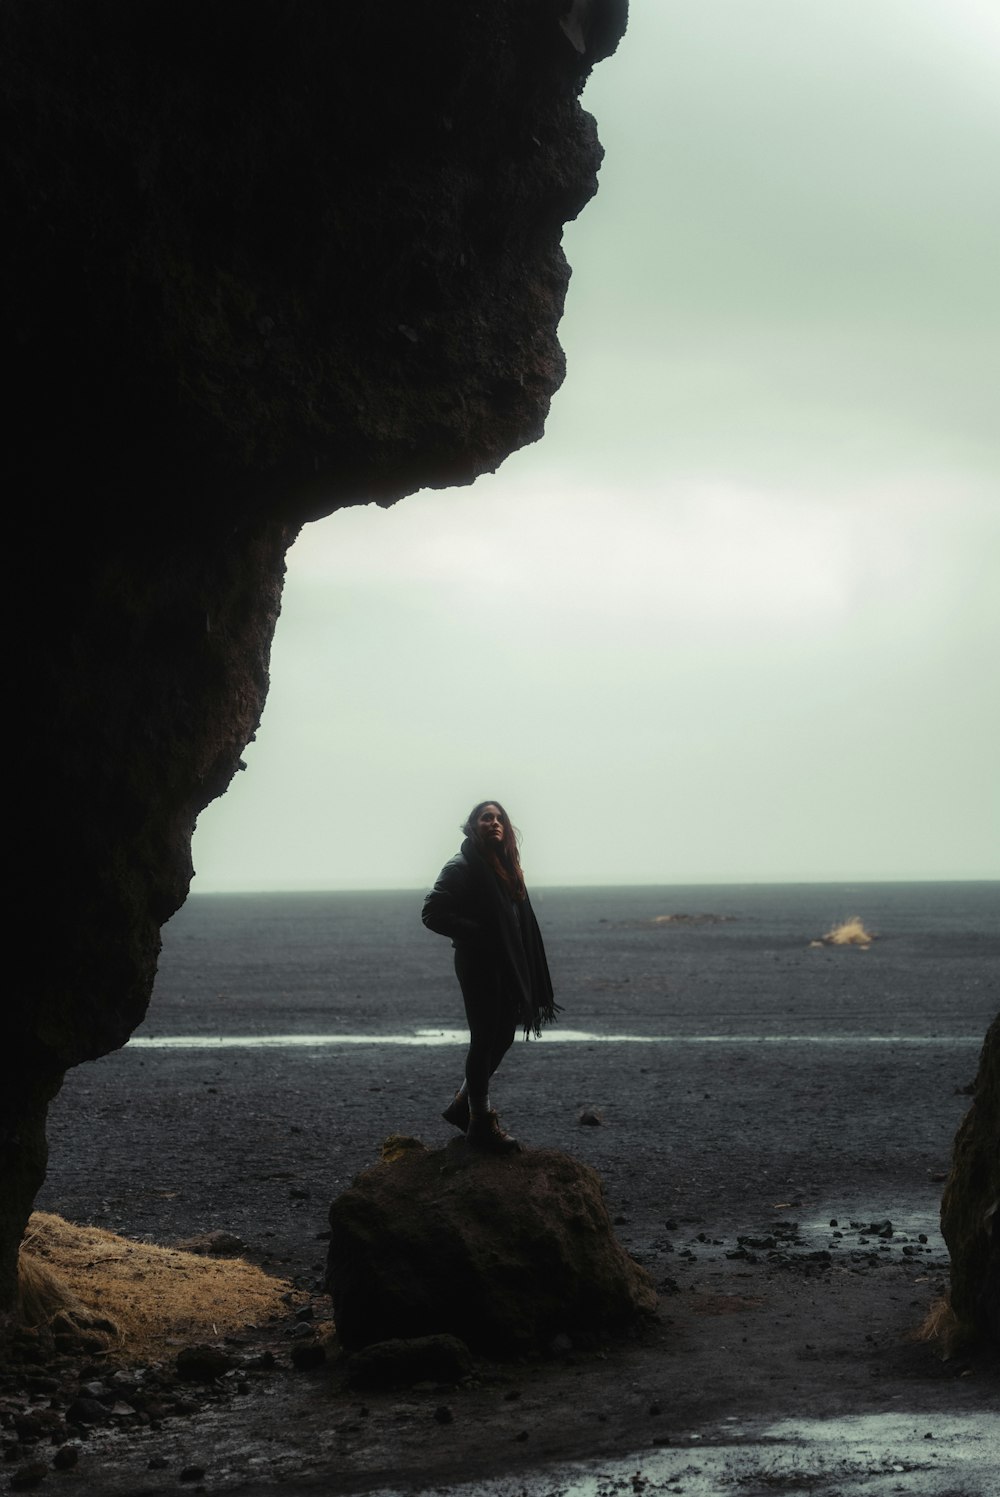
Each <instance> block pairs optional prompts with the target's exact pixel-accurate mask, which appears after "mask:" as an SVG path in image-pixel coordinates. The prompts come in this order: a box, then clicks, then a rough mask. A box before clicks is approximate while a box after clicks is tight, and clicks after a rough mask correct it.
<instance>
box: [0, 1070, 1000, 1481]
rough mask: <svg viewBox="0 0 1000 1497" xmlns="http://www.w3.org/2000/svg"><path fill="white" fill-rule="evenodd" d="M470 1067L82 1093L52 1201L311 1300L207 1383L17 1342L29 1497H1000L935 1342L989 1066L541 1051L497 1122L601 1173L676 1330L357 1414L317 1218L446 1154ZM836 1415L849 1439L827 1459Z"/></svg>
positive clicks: (60, 1124)
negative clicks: (412, 1495)
mask: <svg viewBox="0 0 1000 1497" xmlns="http://www.w3.org/2000/svg"><path fill="white" fill-rule="evenodd" d="M458 1061H459V1055H458V1053H457V1052H456V1051H455V1050H454V1047H450V1046H442V1047H440V1048H433V1047H432V1048H418V1049H410V1050H407V1049H403V1048H400V1047H394V1046H391V1045H382V1046H379V1045H375V1044H372V1045H370V1046H368V1045H361V1046H355V1047H353V1048H351V1049H350V1052H349V1053H348V1052H347V1051H346V1050H340V1051H333V1050H329V1049H328V1050H319V1049H313V1050H310V1049H309V1048H308V1047H307V1046H302V1047H298V1048H290V1049H286V1050H282V1051H267V1050H256V1051H254V1050H242V1051H237V1050H231V1051H230V1050H212V1051H208V1050H200V1051H198V1050H188V1051H183V1050H181V1051H173V1052H171V1051H168V1050H146V1051H140V1050H136V1049H131V1048H130V1049H128V1050H126V1051H124V1052H120V1053H119V1054H118V1055H115V1056H109V1057H107V1058H106V1059H105V1060H103V1061H101V1062H99V1063H98V1064H96V1065H94V1066H90V1067H86V1068H82V1069H81V1070H80V1071H78V1072H76V1073H74V1074H73V1075H72V1076H71V1077H70V1079H69V1081H68V1083H67V1086H66V1088H65V1090H64V1092H63V1094H62V1096H61V1098H60V1099H59V1101H58V1102H57V1104H56V1107H55V1109H54V1113H53V1126H52V1138H53V1163H52V1168H51V1171H50V1176H49V1180H48V1183H47V1186H46V1189H45V1192H44V1194H43V1197H42V1198H41V1199H40V1202H39V1204H40V1205H41V1206H44V1207H45V1209H48V1210H54V1211H59V1212H61V1213H62V1214H63V1215H65V1216H67V1217H69V1218H70V1219H77V1220H85V1219H90V1220H99V1221H100V1224H101V1225H103V1226H106V1227H108V1228H111V1229H113V1230H115V1231H122V1232H126V1233H129V1234H131V1235H133V1236H138V1237H145V1238H147V1239H152V1240H155V1241H158V1242H164V1243H167V1242H177V1241H179V1240H182V1239H185V1238H189V1237H191V1236H192V1235H194V1234H196V1233H198V1232H205V1231H208V1230H211V1229H225V1230H227V1231H230V1232H232V1233H234V1234H236V1235H237V1236H238V1237H239V1238H240V1239H241V1240H242V1242H243V1243H244V1244H245V1252H246V1255H247V1256H248V1257H249V1258H251V1259H252V1260H253V1261H255V1262H258V1263H260V1264H262V1265H263V1266H264V1267H266V1268H267V1269H268V1270H269V1271H271V1272H274V1273H276V1274H279V1275H281V1276H283V1277H285V1278H287V1279H288V1280H289V1285H290V1287H289V1298H288V1314H287V1317H286V1318H285V1319H284V1320H281V1321H279V1322H277V1323H275V1324H272V1325H269V1326H263V1327H247V1328H246V1329H245V1330H243V1331H241V1332H240V1333H239V1334H237V1335H235V1336H231V1337H229V1338H226V1339H222V1338H220V1340H219V1348H220V1349H221V1352H222V1353H223V1356H224V1359H225V1360H224V1361H220V1362H219V1363H217V1364H216V1365H205V1366H202V1367H200V1368H198V1367H195V1368H189V1369H187V1372H186V1373H184V1372H182V1371H181V1370H179V1369H178V1366H177V1352H178V1350H179V1348H174V1347H170V1346H166V1347H164V1348H163V1353H164V1355H163V1359H162V1361H161V1362H160V1363H159V1364H158V1365H151V1366H140V1367H138V1368H135V1367H129V1366H119V1365H118V1364H117V1361H116V1358H115V1357H114V1356H110V1357H108V1356H104V1355H101V1356H97V1355H91V1356H83V1357H80V1356H76V1357H63V1358H62V1359H59V1360H56V1361H51V1360H44V1361H42V1362H33V1361H32V1360H31V1358H32V1357H34V1356H40V1355H41V1353H39V1352H37V1350H35V1349H33V1348H32V1347H30V1346H28V1347H26V1349H25V1355H26V1357H27V1360H26V1361H25V1362H24V1363H22V1364H21V1365H20V1366H18V1367H15V1368H14V1369H13V1370H12V1371H10V1372H9V1373H8V1375H7V1377H6V1381H5V1383H4V1385H3V1394H2V1403H0V1409H2V1417H3V1425H4V1428H3V1441H4V1446H5V1456H6V1460H7V1464H6V1468H5V1476H4V1480H5V1482H6V1484H7V1485H9V1486H10V1487H12V1488H23V1487H25V1486H27V1484H29V1483H30V1482H31V1481H33V1480H37V1479H38V1478H39V1477H41V1478H42V1479H43V1480H44V1486H45V1489H46V1490H56V1489H57V1488H59V1489H61V1488H65V1489H66V1490H67V1491H69V1490H72V1491H74V1492H82V1493H88V1494H89V1493H104V1492H107V1493H109V1494H118V1493H121V1494H125V1493H135V1494H139V1493H143V1494H147V1493H148V1494H151V1493H160V1492H164V1493H165V1492H172V1491H176V1490H178V1489H179V1488H180V1487H181V1486H182V1485H183V1486H184V1487H191V1488H193V1489H196V1490H197V1489H199V1488H200V1489H203V1490H205V1491H209V1492H212V1491H220V1492H222V1491H226V1492H240V1493H245V1494H248V1497H249V1494H260V1497H264V1494H271V1493H273V1492H276V1491H277V1489H278V1487H279V1486H280V1487H281V1488H282V1489H283V1490H287V1489H291V1490H295V1491H297V1492H299V1491H301V1492H302V1493H307V1492H316V1493H319V1492H344V1493H351V1492H362V1491H386V1492H387V1491H392V1492H398V1491H403V1490H411V1489H412V1490H427V1489H428V1488H430V1487H433V1488H435V1489H437V1488H450V1487H453V1486H455V1484H457V1483H459V1482H462V1481H472V1482H473V1483H474V1484H476V1485H475V1487H474V1489H475V1490H485V1485H484V1484H485V1483H487V1482H488V1481H492V1482H493V1483H494V1489H495V1491H496V1492H497V1493H501V1492H502V1493H507V1492H510V1493H514V1492H517V1493H520V1492H524V1493H528V1494H537V1497H542V1494H547V1493H549V1492H552V1493H555V1492H560V1493H569V1492H579V1493H581V1494H583V1493H590V1494H598V1497H599V1494H600V1493H602V1492H605V1491H607V1492H610V1491H613V1490H615V1491H617V1490H626V1489H628V1490H635V1491H641V1490H648V1491H654V1490H655V1491H660V1490H663V1491H667V1490H669V1491H686V1492H688V1493H689V1494H695V1497H697V1494H698V1493H711V1492H715V1491H716V1490H718V1491H726V1492H731V1493H732V1492H735V1493H746V1494H750V1493H757V1492H760V1491H764V1490H773V1489H774V1488H775V1486H780V1487H781V1488H782V1489H783V1490H786V1491H789V1490H790V1491H798V1490H801V1491H810V1492H823V1493H827V1492H829V1493H831V1494H832V1493H834V1492H838V1493H846V1492H850V1493H854V1492H855V1491H857V1492H859V1493H860V1492H862V1491H863V1492H877V1493H879V1494H881V1493H883V1492H884V1493H886V1494H888V1493H889V1492H892V1491H900V1490H901V1491H907V1492H910V1491H913V1492H917V1491H919V1492H927V1493H933V1494H935V1497H945V1494H946V1493H947V1494H948V1497H955V1494H958V1493H961V1494H963V1497H988V1494H990V1493H991V1486H990V1482H991V1480H992V1478H991V1477H989V1476H988V1475H985V1474H984V1472H988V1471H989V1469H990V1466H989V1462H990V1461H991V1460H993V1459H994V1457H996V1456H998V1455H1000V1450H998V1449H997V1446H996V1444H995V1443H994V1444H993V1446H992V1447H990V1443H989V1442H990V1434H989V1428H990V1426H989V1425H988V1424H987V1423H985V1421H986V1417H987V1415H988V1414H989V1413H990V1412H991V1411H992V1410H994V1409H995V1406H996V1400H997V1397H998V1390H1000V1384H998V1381H997V1368H996V1366H995V1365H993V1364H991V1363H990V1362H989V1360H983V1359H979V1360H976V1359H972V1358H968V1357H962V1358H957V1359H952V1360H950V1361H945V1360H942V1357H941V1354H940V1350H939V1349H937V1348H935V1347H934V1345H932V1344H927V1343H925V1342H919V1341H916V1340H914V1339H913V1334H914V1332H915V1330H916V1329H917V1327H918V1326H919V1325H920V1324H921V1322H922V1321H923V1320H924V1318H925V1316H926V1315H927V1313H928V1311H929V1310H930V1308H931V1307H932V1305H933V1304H934V1302H935V1300H936V1299H937V1298H938V1297H939V1296H940V1294H941V1293H942V1292H943V1290H944V1287H945V1283H946V1276H947V1260H946V1255H945V1250H944V1245H943V1243H942V1241H941V1238H940V1235H939V1231H938V1226H937V1207H938V1201H939V1196H940V1190H941V1181H942V1178H943V1176H944V1173H945V1171H946V1169H947V1165H948V1156H949V1149H950V1141H951V1138H952V1137H953V1134H954V1130H955V1127H956V1126H957V1123H958V1121H959V1119H960V1117H961V1115H962V1113H963V1111H964V1109H965V1107H966V1106H967V1104H968V1096H967V1093H966V1091H965V1088H966V1087H967V1085H968V1082H969V1080H970V1078H971V1076H972V1075H973V1073H974V1069H975V1061H976V1047H975V1045H971V1046H970V1045H968V1044H966V1045H958V1044H954V1043H948V1042H942V1044H941V1045H940V1046H935V1045H932V1044H919V1045H918V1044H905V1043H900V1044H899V1045H894V1046H891V1047H887V1046H885V1045H875V1044H856V1045H854V1046H853V1047H851V1046H848V1047H846V1048H845V1047H844V1046H841V1045H837V1044H827V1045H821V1044H811V1045H803V1046H801V1047H799V1048H798V1049H795V1048H794V1047H792V1048H790V1047H788V1046H776V1047H771V1048H769V1049H768V1051H767V1053H766V1054H764V1053H763V1051H762V1050H761V1048H760V1047H757V1049H756V1050H751V1049H747V1048H746V1047H744V1048H741V1047H739V1046H735V1045H734V1046H715V1047H707V1046H706V1047H697V1046H689V1047H687V1049H683V1047H680V1048H678V1049H673V1048H670V1047H664V1046H659V1047H656V1046H654V1045H652V1044H649V1045H646V1044H632V1045H625V1044H622V1045H603V1046H601V1045H596V1044H594V1045H588V1044H586V1043H583V1042H581V1043H578V1044H568V1043H566V1044H561V1045H555V1044H550V1043H546V1042H543V1043H542V1044H540V1045H533V1046H529V1047H519V1049H518V1050H517V1051H516V1052H515V1054H514V1055H513V1056H512V1057H511V1058H510V1062H509V1067H508V1072H507V1076H506V1078H504V1085H503V1088H502V1098H501V1100H502V1104H503V1106H504V1108H505V1115H506V1120H507V1121H508V1123H509V1124H510V1125H511V1126H512V1127H513V1125H514V1120H515V1119H517V1125H518V1132H519V1133H520V1134H521V1135H522V1138H523V1141H524V1143H525V1145H526V1146H528V1147H530V1146H531V1145H533V1144H536V1145H541V1144H543V1143H544V1144H545V1145H546V1146H547V1147H558V1148H562V1149H565V1150H566V1151H568V1152H571V1153H573V1154H575V1155H577V1156H578V1157H580V1158H583V1159H586V1160H587V1161H588V1162H590V1163H593V1164H594V1165H595V1166H596V1167H597V1168H598V1170H599V1171H600V1172H601V1174H602V1177H603V1178H604V1181H605V1190H606V1196H607V1201H608V1205H609V1210H610V1211H611V1214H612V1217H613V1220H614V1222H615V1226H616V1231H617V1233H618V1234H619V1236H620V1238H621V1240H622V1241H623V1242H624V1243H625V1245H626V1246H627V1247H628V1249H629V1250H630V1251H631V1252H632V1254H633V1255H634V1256H635V1257H636V1258H637V1259H638V1260H639V1261H640V1262H642V1263H643V1264H644V1266H645V1267H646V1268H647V1269H648V1270H649V1272H650V1273H651V1274H652V1275H653V1278H654V1281H655V1282H656V1284H657V1286H658V1289H659V1293H660V1307H659V1311H658V1313H657V1315H656V1317H655V1319H654V1320H653V1321H652V1322H650V1323H647V1324H644V1325H641V1326H638V1327H636V1328H635V1329H634V1331H633V1332H632V1333H631V1334H630V1335H629V1336H626V1337H625V1338H623V1339H621V1340H618V1341H614V1342H606V1343H605V1344H603V1345H599V1346H597V1347H596V1348H594V1347H585V1342H586V1336H585V1335H583V1336H581V1334H580V1332H581V1330H583V1331H585V1329H586V1328H585V1327H584V1328H581V1327H574V1326H567V1327H566V1328H565V1331H564V1332H563V1333H562V1334H561V1335H559V1336H558V1337H556V1338H555V1339H554V1340H553V1342H552V1344H551V1345H550V1346H549V1347H548V1348H547V1349H546V1350H545V1352H544V1353H543V1354H541V1355H539V1356H537V1357H533V1358H530V1359H527V1360H520V1361H516V1362H508V1363H500V1362H489V1361H483V1360H478V1361H477V1362H476V1363H475V1366H474V1370H473V1373H472V1375H471V1376H470V1377H467V1378H465V1379H464V1380H463V1381H461V1382H458V1383H451V1382H447V1383H442V1382H436V1381H433V1380H432V1379H430V1378H427V1379H425V1380H423V1381H419V1382H417V1383H416V1384H415V1385H411V1386H407V1387H396V1388H391V1387H390V1388H382V1389H377V1388H376V1389H364V1390H360V1389H358V1388H357V1387H355V1386H352V1382H351V1374H350V1362H349V1361H348V1360H347V1359H346V1358H344V1357H342V1356H340V1355H339V1353H338V1349H337V1346H336V1341H335V1339H332V1338H331V1336H330V1332H329V1326H328V1317H329V1301H328V1299H327V1298H326V1296H325V1295H324V1294H323V1292H322V1282H323V1269H324V1262H325V1250H326V1233H327V1230H328V1229H327V1223H326V1209H327V1205H328V1202H329V1200H330V1199H331V1198H332V1196H333V1195H334V1194H336V1193H337V1191H338V1190H339V1189H342V1188H343V1186H344V1185H346V1184H347V1183H348V1182H349V1180H350V1178H351V1177H352V1176H353V1175H354V1174H355V1173H356V1172H357V1170H359V1169H361V1168H363V1167H365V1166H366V1165H367V1164H369V1163H371V1162H372V1161H373V1159H374V1158H375V1157H376V1155H377V1149H378V1141H379V1139H380V1138H382V1137H383V1136H385V1135H386V1134H388V1133H390V1132H394V1131H398V1132H405V1133H413V1134H418V1135H421V1136H423V1137H424V1138H426V1140H427V1141H428V1143H434V1144H439V1143H442V1142H444V1141H445V1139H446V1138H447V1136H448V1130H447V1128H446V1126H445V1125H444V1124H443V1123H441V1122H440V1121H438V1120H437V1119H436V1113H435V1110H434V1109H435V1106H436V1105H437V1104H438V1103H439V1102H443V1101H444V1100H446V1099H447V1097H448V1096H449V1092H450V1086H451V1078H452V1076H453V1074H454V1072H455V1069H456V1063H457V1062H458ZM500 1090H501V1088H500V1087H499V1086H498V1088H497V1091H498V1092H500ZM585 1111H589V1112H590V1113H591V1114H593V1120H592V1121H590V1122H589V1123H586V1122H581V1117H582V1116H583V1114H584V1112H585ZM95 1205H96V1209H95ZM859 1419H863V1420H864V1421H865V1422H864V1423H863V1424H861V1425H858V1424H857V1423H856V1421H857V1420H859ZM900 1419H902V1420H903V1421H904V1424H905V1427H906V1429H907V1430H908V1431H909V1435H908V1436H907V1438H906V1439H903V1436H902V1433H901V1428H902V1426H900V1424H899V1421H900ZM816 1420H823V1421H826V1425H825V1428H826V1429H827V1430H829V1429H831V1428H834V1429H836V1428H840V1429H841V1431H842V1434H841V1439H840V1441H839V1442H838V1443H837V1444H836V1447H835V1450H834V1453H833V1454H831V1451H830V1448H829V1441H828V1442H827V1446H826V1447H822V1448H821V1445H819V1444H817V1443H816V1439H815V1438H814V1437H813V1435H807V1434H804V1433H803V1429H804V1428H805V1426H804V1425H802V1423H801V1422H802V1421H805V1424H807V1425H809V1427H810V1428H812V1429H815V1426H814V1425H812V1424H811V1423H810V1421H816ZM788 1421H800V1425H799V1426H797V1428H798V1433H797V1434H794V1435H785V1436H781V1435H778V1434H775V1433H774V1431H775V1430H778V1429H779V1425H780V1428H782V1429H785V1430H786V1431H787V1430H788V1429H790V1428H791V1426H790V1425H789V1424H788ZM830 1421H841V1424H839V1425H838V1424H834V1425H831V1424H830ZM956 1421H957V1422H956ZM852 1430H853V1431H854V1433H853V1434H852V1433H851V1431H852ZM858 1430H861V1431H862V1433H861V1435H858V1433H857V1432H858ZM769 1432H770V1433H769ZM858 1439H861V1444H860V1445H858V1443H857V1442H858ZM994 1439H995V1437H994ZM936 1440H937V1441H938V1443H937V1444H936V1443H935V1442H936ZM852 1441H853V1443H852ZM984 1441H985V1442H986V1443H985V1444H984V1443H983V1442H984ZM789 1442H790V1443H789ZM779 1448H780V1450H781V1451H783V1452H784V1456H783V1459H784V1461H785V1465H784V1466H782V1467H781V1470H780V1471H778V1470H777V1469H776V1468H775V1461H776V1460H777V1459H778V1457H777V1455H776V1453H775V1452H776V1451H778V1450H779ZM737 1450H743V1451H744V1455H743V1456H742V1457H740V1459H741V1460H742V1461H743V1465H742V1466H741V1465H740V1464H739V1460H737V1455H736V1452H737ZM789 1451H791V1452H792V1453H791V1454H789ZM959 1451H962V1452H964V1454H963V1455H962V1456H961V1458H960V1457H959V1455H958V1454H957V1452H959ZM710 1452H714V1456H713V1457H712V1459H709V1453H710ZM746 1452H749V1454H747V1453H746ZM859 1452H860V1453H859ZM713 1461H714V1464H713ZM579 1462H583V1463H584V1465H583V1466H579V1465H573V1464H570V1465H567V1464H566V1463H579ZM616 1462H618V1463H619V1464H617V1465H616V1464H615V1463H616ZM664 1462H666V1465H664ZM956 1462H958V1464H956ZM970 1462H971V1464H970ZM984 1462H986V1464H985V1465H984V1464H983V1463H984ZM727 1463H728V1464H727ZM767 1471H770V1472H771V1477H770V1478H767V1475H766V1473H767ZM713 1472H715V1473H716V1474H714V1475H713ZM727 1472H728V1474H726V1473H727ZM900 1472H906V1473H909V1475H907V1476H906V1478H905V1480H904V1479H903V1478H902V1477H901V1475H900ZM581 1473H582V1474H581ZM602 1482H603V1483H604V1485H603V1486H602V1485H601V1483H602ZM713 1482H714V1483H715V1485H713ZM505 1483H506V1485H505ZM574 1483H576V1484H575V1485H574ZM588 1483H589V1485H588ZM616 1483H624V1485H616ZM796 1483H798V1485H796ZM824 1483H825V1484H824ZM921 1483H923V1484H921Z"/></svg>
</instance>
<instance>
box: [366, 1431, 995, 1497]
mask: <svg viewBox="0 0 1000 1497" xmlns="http://www.w3.org/2000/svg"><path fill="white" fill-rule="evenodd" d="M998 1426H1000V1421H998V1420H997V1418H996V1416H995V1415H992V1414H961V1415H955V1414H948V1415H940V1414H926V1415H918V1414H863V1415H857V1416H852V1417H847V1418H835V1419H796V1420H790V1419H789V1420H781V1421H779V1422H778V1423H776V1424H744V1423H742V1422H741V1421H739V1420H736V1419H727V1420H724V1421H723V1422H722V1423H721V1424H720V1425H718V1426H717V1427H715V1428H713V1429H712V1430H710V1431H708V1432H705V1433H702V1434H696V1433H687V1434H677V1435H675V1436H673V1437H672V1439H671V1443H670V1445H669V1446H662V1447H657V1448H655V1449H653V1450H645V1451H640V1452H637V1453H635V1454H633V1455H629V1456H623V1457H621V1458H620V1459H616V1460H601V1461H586V1462H583V1461H581V1462H577V1463H574V1464H573V1465H567V1466H561V1467H560V1466H553V1467H551V1468H549V1469H548V1470H546V1471H535V1472H531V1471H521V1472H519V1473H517V1474H514V1475H511V1476H506V1477H500V1478H496V1479H494V1480H478V1481H475V1482H462V1483H460V1484H458V1485H456V1486H447V1487H445V1486H435V1487H434V1488H433V1491H434V1493H435V1494H436V1497H618V1494H626V1493H639V1494H646V1497H651V1494H654V1493H668V1492H669V1493H678V1494H681V1493H683V1494H684V1497H758V1494H759V1493H761V1492H769V1491H780V1492H784V1493H788V1494H800V1493H808V1494H809V1497H898V1494H899V1493H905V1494H906V1497H959V1494H961V1497H996V1493H997V1491H998V1483H997V1472H998V1470H1000V1427H998ZM368 1497H403V1493H402V1492H401V1491H400V1490H399V1489H397V1488H394V1487H383V1488H379V1489H378V1490H372V1491H370V1492H369V1493H368Z"/></svg>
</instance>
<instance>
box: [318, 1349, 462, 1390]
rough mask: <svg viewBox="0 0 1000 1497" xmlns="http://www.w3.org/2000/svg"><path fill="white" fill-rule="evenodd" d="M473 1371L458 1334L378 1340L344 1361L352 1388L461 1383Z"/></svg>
mask: <svg viewBox="0 0 1000 1497" xmlns="http://www.w3.org/2000/svg"><path fill="white" fill-rule="evenodd" d="M471 1371H472V1357H471V1356H470V1355H469V1348H468V1347H467V1346H466V1344H465V1342H464V1341H460V1340H459V1339H458V1337H457V1336H416V1337H414V1338H413V1339H412V1340H410V1341H402V1340H395V1341H377V1342H375V1343H374V1344H373V1345H372V1346H366V1347H365V1348H364V1350H363V1351H359V1352H356V1353H355V1354H354V1356H353V1357H351V1359H350V1361H349V1362H348V1364H347V1381H348V1382H349V1384H350V1385H351V1387H352V1388H397V1387H407V1386H409V1385H410V1384H412V1383H460V1382H461V1381H462V1379H463V1378H466V1377H468V1376H469V1374H470V1373H471Z"/></svg>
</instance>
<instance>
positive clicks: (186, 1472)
mask: <svg viewBox="0 0 1000 1497" xmlns="http://www.w3.org/2000/svg"><path fill="white" fill-rule="evenodd" d="M204 1475H205V1467H204V1466H185V1467H183V1469H182V1470H181V1471H179V1472H178V1474H177V1480H178V1481H201V1479H202V1477H203V1476H204Z"/></svg>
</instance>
